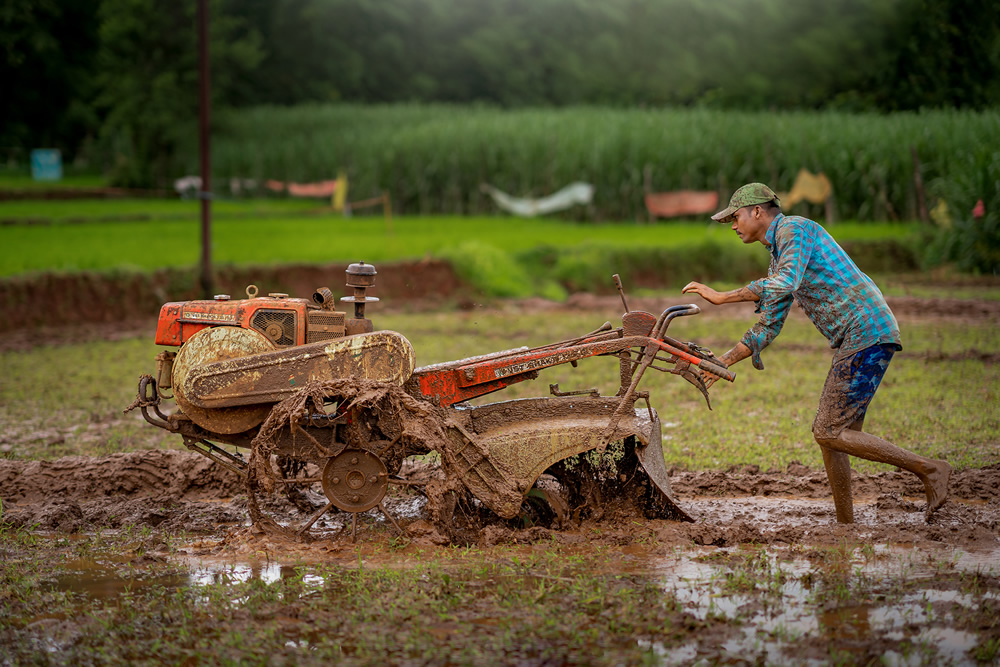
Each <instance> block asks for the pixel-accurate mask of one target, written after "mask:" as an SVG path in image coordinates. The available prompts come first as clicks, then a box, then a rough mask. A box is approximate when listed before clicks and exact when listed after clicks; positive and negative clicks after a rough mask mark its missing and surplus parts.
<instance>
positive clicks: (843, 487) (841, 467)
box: [820, 417, 865, 523]
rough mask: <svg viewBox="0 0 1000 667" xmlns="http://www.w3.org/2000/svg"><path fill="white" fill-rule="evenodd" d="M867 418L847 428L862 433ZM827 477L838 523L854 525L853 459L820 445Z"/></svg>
mask: <svg viewBox="0 0 1000 667" xmlns="http://www.w3.org/2000/svg"><path fill="white" fill-rule="evenodd" d="M864 425H865V418H864V417H861V419H858V420H857V421H855V422H854V423H853V424H851V425H850V426H848V427H847V428H849V429H851V430H853V431H860V430H861V429H862V428H864ZM820 450H821V451H822V452H823V465H824V466H826V477H827V479H828V480H830V489H831V490H832V491H833V506H834V507H835V508H836V509H837V523H854V494H853V492H852V491H851V457H849V456H848V455H847V454H845V453H844V452H838V451H836V450H833V449H828V448H826V447H824V446H823V445H820Z"/></svg>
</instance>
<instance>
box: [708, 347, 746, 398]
mask: <svg viewBox="0 0 1000 667" xmlns="http://www.w3.org/2000/svg"><path fill="white" fill-rule="evenodd" d="M751 354H753V350H751V349H750V348H749V347H747V346H746V345H745V344H744V343H743V342H742V341H741V342H739V343H736V346H735V347H733V349H731V350H729V352H726V353H725V354H724V355H722V356H721V357H718V358H717V361H718V362H719V363H721V364H722V365H723V366H725V367H726V368H729V367H730V366H732V365H733V364H735V363H736V362H737V361H743V360H744V359H746V358H747V357H749V356H750V355H751ZM701 377H702V379H703V380H704V381H705V387H706V388H707V387H711V386H712V385H713V384H715V381H716V380H718V379H719V378H718V377H716V376H714V375H712V374H711V373H706V372H704V371H703V372H702V374H701Z"/></svg>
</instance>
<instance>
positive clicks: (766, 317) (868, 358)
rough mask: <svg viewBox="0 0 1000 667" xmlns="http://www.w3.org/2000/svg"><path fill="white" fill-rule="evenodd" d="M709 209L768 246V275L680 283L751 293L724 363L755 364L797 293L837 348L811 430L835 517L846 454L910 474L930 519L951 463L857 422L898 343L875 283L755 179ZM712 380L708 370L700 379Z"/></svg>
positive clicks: (847, 505) (712, 296)
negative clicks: (723, 285) (747, 323)
mask: <svg viewBox="0 0 1000 667" xmlns="http://www.w3.org/2000/svg"><path fill="white" fill-rule="evenodd" d="M712 219H713V220H716V221H718V222H722V223H732V229H733V231H735V232H736V234H737V235H738V236H739V237H740V239H741V240H742V241H743V243H754V242H756V241H760V242H761V243H762V244H764V246H766V247H767V248H768V250H770V252H771V267H770V270H769V271H768V275H767V278H762V279H760V280H755V281H753V282H752V283H750V284H749V285H747V286H746V287H742V288H740V289H736V290H732V291H730V292H724V293H723V292H717V291H716V290H714V289H712V288H711V287H708V286H707V285H702V284H701V283H697V282H691V283H688V284H687V285H686V286H685V287H684V289H683V292H685V293H687V292H695V293H697V294H698V295H700V296H701V297H702V298H704V299H705V300H706V301H708V302H710V303H713V304H716V305H719V304H723V303H736V302H740V301H754V302H756V303H757V312H758V313H760V319H759V320H758V322H757V323H756V324H755V325H754V326H753V327H751V328H750V330H749V331H747V333H746V335H744V336H743V339H742V340H741V341H740V342H738V343H737V344H736V346H735V347H733V349H731V350H729V352H727V353H726V354H724V355H723V356H722V358H721V359H719V361H720V362H722V363H723V364H725V365H726V366H727V367H729V366H731V365H733V364H735V363H736V362H738V361H741V360H743V359H746V358H747V357H752V361H753V365H754V368H757V369H758V370H763V368H764V364H763V363H761V360H760V353H761V350H763V349H764V348H765V347H767V345H768V344H769V343H770V342H771V341H772V340H774V338H775V336H777V335H778V333H779V332H780V331H781V327H782V325H783V324H784V322H785V318H786V317H787V316H788V310H789V308H791V305H792V300H793V299H794V300H795V301H797V302H798V303H799V305H800V306H801V307H802V310H803V311H805V314H806V315H808V316H809V319H810V320H812V322H813V324H815V325H816V328H817V329H819V331H820V333H822V334H823V335H824V336H825V337H826V338H827V340H829V341H830V347H832V348H833V349H835V350H836V353H835V354H834V356H833V364H832V366H831V367H830V372H829V374H828V375H827V378H826V384H825V385H824V386H823V393H822V395H821V396H820V399H819V409H818V410H817V412H816V419H815V421H813V425H812V432H813V436H814V437H815V438H816V442H817V443H818V444H819V446H820V449H821V450H822V452H823V463H824V464H825V465H826V474H827V477H829V479H830V487H831V488H832V490H833V502H834V506H835V507H836V510H837V521H839V522H840V523H853V522H854V503H853V500H852V496H851V463H850V460H849V457H850V456H858V457H861V458H863V459H868V460H870V461H879V462H881V463H888V464H891V465H894V466H897V467H899V468H903V469H904V470H909V471H910V472H912V473H913V474H915V475H916V476H917V477H918V478H920V481H922V482H923V483H924V489H925V491H926V493H927V510H926V515H927V518H928V519H930V517H931V514H933V513H934V511H935V510H937V509H938V508H939V507H940V506H941V505H942V504H944V502H945V500H947V498H948V479H949V477H950V476H951V466H949V465H948V463H946V462H945V461H941V460H938V459H929V458H926V457H923V456H918V455H916V454H914V453H912V452H909V451H907V450H905V449H903V448H901V447H897V446H896V445H894V444H892V443H891V442H889V441H887V440H883V439H882V438H880V437H878V436H875V435H872V434H870V433H865V432H864V431H863V430H862V428H863V427H864V423H865V413H866V412H867V410H868V405H869V403H871V400H872V398H873V397H874V396H875V390H876V389H878V386H879V383H880V382H881V380H882V375H883V374H884V373H885V370H886V368H887V367H888V366H889V362H890V361H891V360H892V356H893V354H894V353H895V352H897V351H898V350H901V349H902V345H900V335H899V326H898V325H897V324H896V318H895V317H893V314H892V311H891V310H889V306H888V304H886V302H885V297H883V296H882V292H880V291H879V289H878V287H876V286H875V283H874V282H872V279H871V278H869V277H868V276H867V275H865V274H864V273H862V272H861V270H860V269H858V267H857V265H856V264H855V263H854V262H853V261H852V260H851V258H850V257H848V256H847V253H846V252H844V249H843V248H841V247H840V246H839V245H838V244H837V242H836V241H834V240H833V237H832V236H830V234H829V233H828V232H827V231H826V230H825V229H823V228H822V227H820V226H819V225H818V224H816V223H815V222H813V221H812V220H808V219H806V218H802V217H799V216H786V215H784V214H783V213H782V212H781V202H780V201H779V199H778V197H777V196H776V195H775V194H774V192H773V191H772V190H771V188H769V187H767V186H766V185H764V184H763V183H749V184H747V185H744V186H743V187H741V188H739V189H738V190H737V191H736V192H734V193H733V196H732V199H730V201H729V206H728V208H725V209H723V210H721V211H719V212H718V213H716V214H715V215H713V216H712ZM714 381H715V379H714V378H708V379H707V381H706V384H708V385H711V384H712V383H713V382H714Z"/></svg>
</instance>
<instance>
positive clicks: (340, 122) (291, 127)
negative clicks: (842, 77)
mask: <svg viewBox="0 0 1000 667" xmlns="http://www.w3.org/2000/svg"><path fill="white" fill-rule="evenodd" d="M220 125H221V126H220V127H219V128H218V129H217V130H216V131H215V134H214V148H213V163H214V173H215V177H216V178H217V179H218V178H221V179H222V180H223V182H224V181H226V180H227V179H229V178H233V177H239V178H255V179H269V178H270V179H278V180H286V181H297V182H308V181H316V180H323V179H332V178H335V177H336V175H337V173H338V172H339V171H344V172H345V173H346V174H347V175H348V177H349V181H350V196H349V198H350V199H362V198H366V197H373V196H375V195H377V194H379V193H381V192H385V191H388V192H389V193H390V194H391V196H392V202H393V209H394V210H395V211H396V212H398V213H404V214H425V215H426V214H432V213H446V214H462V215H475V214H482V213H490V212H493V211H495V210H496V208H495V205H494V203H493V202H492V200H490V199H489V198H488V196H486V195H485V194H483V193H482V192H481V191H480V188H479V186H480V184H481V183H490V184H492V185H494V186H496V187H497V188H499V189H501V190H503V191H505V192H508V193H510V194H512V195H514V196H518V197H539V196H544V195H547V194H550V193H552V192H554V191H555V190H558V189H559V188H561V187H563V186H565V185H567V184H568V183H570V182H573V181H578V180H582V181H587V182H590V183H592V184H594V185H595V186H596V191H595V195H594V202H593V205H592V206H591V207H589V208H582V207H578V208H577V209H575V210H574V211H571V212H569V213H568V214H567V217H572V218H575V219H601V220H637V219H643V218H644V217H645V215H646V213H645V208H644V204H643V193H644V187H645V183H644V180H645V179H644V171H646V170H648V174H649V181H650V185H651V188H652V190H653V191H668V190H679V189H696V190H714V191H718V192H719V194H720V197H721V198H722V201H725V200H726V199H727V198H728V196H729V194H730V193H731V192H732V190H734V189H735V188H736V187H738V186H740V185H742V184H743V183H745V182H748V181H763V182H766V183H768V184H769V185H771V186H772V187H773V188H774V189H775V190H777V191H787V190H788V189H790V188H791V186H792V183H793V181H794V178H795V175H796V173H797V172H798V171H799V169H800V168H805V169H808V170H810V171H812V172H824V173H825V174H826V175H827V176H828V177H829V178H830V180H831V182H832V183H833V188H834V207H835V209H834V210H835V211H836V215H837V218H838V219H853V220H862V221H864V220H914V219H916V218H918V217H919V215H918V214H919V210H920V209H919V207H918V187H917V185H916V183H917V179H916V178H915V170H916V168H917V165H918V164H919V169H920V176H921V178H922V181H923V183H924V188H925V191H926V206H927V208H932V207H933V206H934V205H935V203H936V202H937V201H938V199H941V198H943V199H945V200H946V201H947V202H948V206H949V208H950V209H951V210H952V211H953V212H955V213H959V212H967V211H968V210H971V208H972V207H973V206H974V205H975V203H976V200H978V199H984V200H985V201H986V202H987V207H988V208H992V209H993V210H995V209H996V205H997V204H1000V197H998V194H997V190H998V183H997V180H996V176H997V175H998V174H1000V111H990V112H982V113H977V112H963V111H927V112H920V113H897V114H891V115H876V114H847V113H834V112H775V113H742V112H731V111H730V112H726V111H713V110H699V109H691V110H677V109H675V110H670V109H666V110H644V109H633V110H620V109H607V108H594V107H582V108H565V109H529V110H512V111H505V110H500V109H496V108H491V107H475V106H470V107H457V106H446V105H392V106H352V105H311V106H296V107H289V108H279V107H257V108H252V109H247V110H243V111H238V112H234V113H233V114H232V115H231V116H229V117H227V118H225V119H223V122H222V123H221V124H220ZM914 156H916V158H917V159H916V160H915V159H914ZM185 160H186V164H187V168H188V169H189V170H190V173H197V172H196V166H197V155H196V152H195V150H194V147H193V146H192V147H189V149H188V150H187V151H186V157H185ZM969 184H978V187H977V188H970V187H969ZM977 189H979V190H984V191H982V192H976V190H977ZM800 207H801V208H797V209H795V211H794V212H798V213H804V214H809V215H813V216H814V217H816V218H817V219H822V218H823V217H824V216H823V209H822V208H821V207H819V206H813V205H806V204H800Z"/></svg>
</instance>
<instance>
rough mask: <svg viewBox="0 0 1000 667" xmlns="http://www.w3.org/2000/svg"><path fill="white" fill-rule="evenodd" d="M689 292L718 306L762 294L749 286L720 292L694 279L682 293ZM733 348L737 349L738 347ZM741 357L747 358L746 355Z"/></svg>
mask: <svg viewBox="0 0 1000 667" xmlns="http://www.w3.org/2000/svg"><path fill="white" fill-rule="evenodd" d="M688 292H694V293H695V294H697V295H698V296H700V297H701V298H703V299H704V300H705V301H708V302H709V303H714V304H715V305H716V306H720V305H722V304H724V303H739V302H740V301H758V300H760V296H758V295H757V294H754V293H753V292H752V291H750V288H749V287H741V288H739V289H734V290H730V291H729V292H719V291H717V290H714V289H712V288H711V287H709V286H708V285H702V284H701V283H697V282H694V281H692V282H689V283H688V284H687V285H685V286H684V289H682V290H681V293H682V294H687V293H688ZM744 347H745V346H744ZM733 349H734V350H735V349H736V348H733ZM730 352H732V350H730ZM748 354H749V352H748ZM740 358H741V359H745V358H746V357H740ZM734 363H735V362H734Z"/></svg>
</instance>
